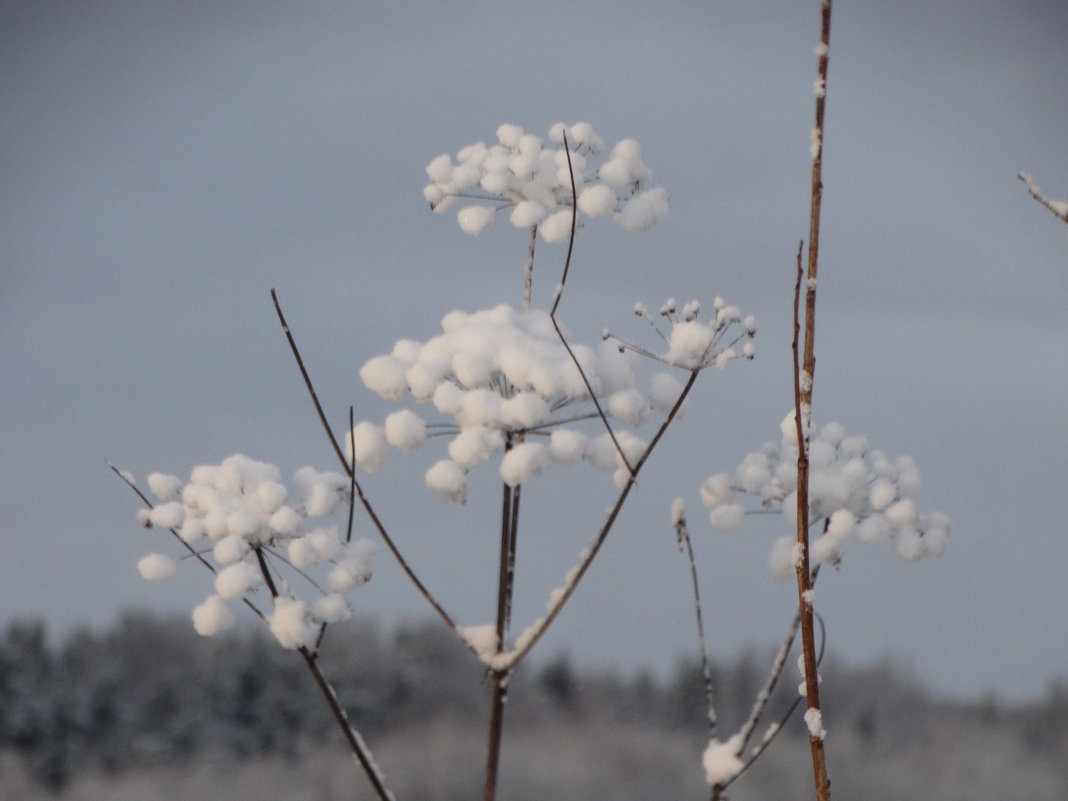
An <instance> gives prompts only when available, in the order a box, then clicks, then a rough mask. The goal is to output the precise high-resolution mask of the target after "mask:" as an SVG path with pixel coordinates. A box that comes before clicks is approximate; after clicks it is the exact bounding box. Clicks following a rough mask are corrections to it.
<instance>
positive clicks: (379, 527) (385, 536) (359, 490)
mask: <svg viewBox="0 0 1068 801" xmlns="http://www.w3.org/2000/svg"><path fill="white" fill-rule="evenodd" d="M271 300H272V301H274V308H275V311H276V312H277V314H278V320H279V322H280V323H281V324H282V330H283V331H284V332H285V335H286V339H287V340H288V342H289V348H290V350H291V351H292V353H293V358H294V359H295V360H296V362H297V367H299V368H300V374H301V375H302V376H303V378H304V386H305V387H306V388H307V390H308V394H309V395H310V396H311V399H312V404H313V405H314V406H315V410H316V412H317V413H318V415H319V420H320V422H321V423H322V425H323V430H324V431H325V432H326V435H327V437H328V438H329V439H330V443H331V445H332V446H333V448H334V452H335V453H336V454H337V456H338V459H340V461H341V464H342V467H343V468H344V470H345V473H346V474H347V475H348V476H349V479H350V485H351V486H352V487H353V488H354V489H355V491H356V497H357V498H359V500H360V505H361V506H363V508H364V511H365V512H367V516H368V517H369V518H370V519H371V524H372V525H373V526H374V528H375V531H377V532H378V534H379V536H380V537H382V541H383V542H385V543H386V547H387V548H388V549H389V551H390V553H392V554H393V557H394V558H395V559H396V560H397V564H399V565H400V568H401V570H403V571H404V574H405V575H406V576H407V577H408V579H409V580H410V581H411V582H412V583H413V584H414V585H415V588H416V589H417V590H418V591H419V593H420V594H421V595H422V596H423V598H424V599H425V600H426V602H427V603H429V604H430V606H431V608H432V609H433V610H434V611H435V612H436V613H437V615H438V617H440V618H441V619H442V621H444V623H445V625H446V626H448V627H449V629H450V630H452V631H453V632H454V633H457V634H458V632H459V627H458V626H457V624H456V622H455V621H454V620H453V619H452V616H451V615H449V613H448V612H446V611H445V608H444V607H443V606H442V605H441V604H440V603H438V601H437V599H436V598H435V597H434V595H433V594H432V593H431V592H430V590H429V589H428V588H427V587H426V585H425V584H423V582H422V580H420V578H419V576H417V575H416V573H415V571H414V570H413V569H412V567H411V565H409V564H408V560H407V559H405V558H404V555H403V554H402V553H401V551H400V548H398V547H397V544H396V543H395V542H394V541H393V537H391V536H390V534H389V531H388V530H387V529H386V526H385V524H384V523H383V522H382V520H381V518H380V517H379V516H378V513H377V512H376V511H375V509H374V507H373V506H372V505H371V501H370V499H369V498H368V497H367V495H366V494H365V493H364V491H363V487H362V486H361V485H360V482H359V481H358V480H357V479H356V471H355V469H354V467H352V466H351V465H350V464H349V461H348V460H347V459H346V458H345V455H344V452H343V451H342V449H341V446H340V445H339V444H338V441H337V437H335V436H334V432H333V430H332V429H331V428H330V424H329V423H328V422H327V419H326V414H325V412H324V411H323V407H322V404H320V403H319V396H318V395H317V394H316V392H315V385H314V384H313V383H312V380H311V376H310V375H309V374H308V371H307V369H306V368H305V366H304V359H303V358H302V357H301V355H300V349H299V348H298V347H297V342H296V339H295V338H294V337H293V334H292V332H291V331H290V329H289V325H288V324H287V323H286V319H285V315H283V314H282V307H281V304H280V303H279V301H278V295H277V293H276V292H275V290H273V289H272V290H271ZM350 436H351V431H350ZM460 639H461V640H463V638H462V637H461V638H460ZM463 641H464V643H465V645H467V647H468V649H469V650H470V651H471V652H472V653H473V654H475V655H476V656H477V655H478V652H477V650H476V649H475V648H474V647H473V646H472V645H471V644H470V643H467V641H466V640H463Z"/></svg>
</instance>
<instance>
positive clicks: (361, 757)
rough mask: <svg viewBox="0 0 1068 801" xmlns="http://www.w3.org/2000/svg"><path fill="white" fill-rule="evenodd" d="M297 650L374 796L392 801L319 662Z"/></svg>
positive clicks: (373, 762) (365, 747) (383, 777)
mask: <svg viewBox="0 0 1068 801" xmlns="http://www.w3.org/2000/svg"><path fill="white" fill-rule="evenodd" d="M297 650H298V651H299V653H300V655H301V656H302V657H304V663H305V664H306V665H307V666H308V670H309V671H310V672H311V674H312V677H313V678H314V679H315V684H316V686H317V687H318V688H319V691H320V692H321V693H322V694H323V699H324V700H325V701H326V705H327V706H328V707H329V708H330V713H331V714H332V715H333V716H334V721H335V722H336V723H337V725H338V728H340V729H341V733H342V734H343V735H344V736H345V740H346V741H347V742H348V744H349V748H350V749H351V750H352V753H353V756H355V757H356V761H357V762H358V763H359V764H360V767H361V768H362V769H363V772H364V774H365V775H366V776H367V779H368V781H370V782H371V786H372V787H373V788H374V791H375V795H377V796H378V798H379V799H380V801H394V796H393V793H392V792H391V791H390V790H389V788H387V787H386V780H385V776H384V775H383V773H382V770H381V769H380V768H379V767H378V764H377V763H376V762H375V758H374V755H373V754H372V753H371V750H370V749H369V748H368V747H367V743H365V742H364V739H363V737H362V736H361V735H360V733H359V732H358V731H357V730H356V729H355V728H353V726H352V724H351V723H350V722H349V717H348V715H347V714H346V713H345V708H344V707H343V706H341V703H340V702H339V701H338V698H337V693H336V692H334V688H333V686H332V685H331V684H330V682H329V681H327V679H326V677H325V676H324V675H323V672H322V670H320V668H319V661H318V660H317V659H316V658H315V656H314V654H312V653H311V652H310V651H309V650H308V649H307V648H299V649H297Z"/></svg>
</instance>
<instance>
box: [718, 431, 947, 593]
mask: <svg viewBox="0 0 1068 801" xmlns="http://www.w3.org/2000/svg"><path fill="white" fill-rule="evenodd" d="M794 420H795V418H794V412H793V411H791V412H790V413H789V414H787V415H786V417H785V419H784V420H783V422H782V424H781V426H780V428H781V430H782V435H783V436H782V442H781V444H779V445H775V444H772V443H769V444H767V445H764V447H763V448H761V449H760V450H759V451H756V452H755V453H750V454H749V455H748V456H746V457H745V459H744V460H743V461H742V463H741V464H740V465H739V466H738V468H737V469H736V470H735V471H734V474H733V475H731V474H728V473H717V474H716V475H713V476H710V477H709V478H708V479H707V480H706V481H705V483H704V484H703V485H702V487H701V501H702V502H703V503H704V505H705V507H706V508H707V509H708V511H709V519H710V521H711V523H712V526H713V527H714V528H716V529H719V530H720V531H736V530H738V529H741V528H742V527H743V525H744V524H745V518H746V515H747V514H752V513H758V512H771V513H780V514H782V515H783V517H784V518H786V520H787V522H788V523H789V524H790V526H791V527H792V526H795V525H796V523H797V427H796V424H795V422H794ZM808 436H809V443H808V460H809V523H810V525H811V527H812V530H813V531H816V530H817V528H822V534H820V536H814V537H812V539H811V542H810V548H811V552H810V554H809V561H810V563H811V564H813V565H819V564H821V563H824V562H830V563H832V564H837V563H838V562H839V561H840V560H841V558H842V552H843V549H844V547H845V544H846V542H848V541H849V540H850V539H854V540H856V541H857V542H860V543H864V544H875V543H881V542H889V543H890V544H891V546H892V547H893V550H894V552H895V553H896V554H897V555H898V556H899V557H901V558H902V559H905V560H908V561H916V560H918V559H922V558H923V557H925V556H939V555H941V554H942V552H943V551H945V549H946V544H947V541H948V539H949V535H950V530H951V527H952V524H951V521H950V519H949V517H948V516H947V515H944V514H942V513H941V512H931V513H926V514H921V513H920V512H919V511H918V509H917V507H916V496H917V495H918V493H919V491H920V487H921V486H922V481H921V479H920V471H919V470H918V469H917V467H916V463H915V462H914V461H913V460H912V457H910V456H899V457H897V458H896V459H891V458H890V457H889V456H887V455H886V454H885V453H883V452H882V451H878V450H871V449H870V448H869V446H868V441H867V440H866V439H865V438H864V437H861V436H849V435H847V433H846V430H845V428H844V427H843V426H842V425H840V424H839V423H828V424H827V425H826V426H824V427H823V428H822V429H821V430H820V431H818V432H814V433H811V434H809V435H808ZM747 498H748V499H750V500H751V503H749V504H748V505H747V504H746V503H744V501H745V500H746V499H747ZM799 558H800V554H799V553H798V545H797V540H796V537H795V536H794V535H786V536H783V537H781V538H779V539H778V540H777V541H776V542H775V544H774V545H773V546H772V550H771V554H770V555H769V557H768V567H769V569H770V570H771V572H772V574H773V575H775V576H776V577H778V578H784V579H785V578H788V577H791V576H793V575H794V569H795V565H797V564H798V559H799Z"/></svg>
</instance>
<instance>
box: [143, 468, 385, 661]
mask: <svg viewBox="0 0 1068 801" xmlns="http://www.w3.org/2000/svg"><path fill="white" fill-rule="evenodd" d="M127 480H128V481H130V483H131V484H132V483H133V482H132V479H130V478H127ZM148 487H149V490H150V491H151V492H152V494H154V495H155V496H156V498H157V499H158V500H159V503H158V504H156V505H155V506H153V507H152V508H149V509H143V510H141V511H140V512H139V514H138V519H139V520H140V522H141V523H142V524H143V525H145V526H150V527H151V526H154V527H158V528H164V529H170V530H171V531H173V532H174V533H175V535H177V536H178V537H179V538H180V539H181V540H182V542H184V543H185V544H186V545H187V546H188V547H189V550H190V551H191V552H193V553H196V554H197V555H198V556H199V558H200V560H201V562H203V563H204V564H206V565H208V566H209V567H211V569H212V570H213V571H214V572H215V583H214V592H213V593H212V594H211V595H210V596H209V597H208V598H207V599H206V600H205V601H204V602H203V603H201V604H200V605H199V606H197V607H196V608H195V609H194V610H193V625H194V626H195V628H196V630H197V631H198V632H199V633H200V634H202V635H212V634H216V633H218V632H220V631H222V630H224V629H227V628H229V627H230V626H231V625H233V622H234V615H233V611H232V610H231V609H230V606H229V602H233V601H241V600H245V599H248V598H250V597H251V596H252V595H253V594H254V593H256V591H257V590H259V589H260V588H261V587H262V585H263V584H264V583H265V581H266V579H265V576H264V570H265V569H266V570H268V571H270V572H269V574H268V575H270V577H271V580H272V582H273V584H274V586H275V588H276V590H277V591H278V594H277V596H276V597H274V598H273V599H272V603H273V611H271V612H268V613H265V615H264V616H265V617H266V619H267V621H268V623H269V624H270V627H271V631H272V633H273V634H274V635H275V637H276V638H277V639H278V641H279V642H280V643H281V644H282V645H284V646H285V647H287V648H299V647H302V646H311V645H312V644H313V643H314V641H315V638H316V637H317V636H318V631H319V626H320V625H321V624H323V623H333V622H337V621H340V620H344V619H346V618H348V617H349V616H350V615H351V609H350V607H349V603H348V601H347V600H346V596H347V595H348V594H349V593H351V592H352V591H354V590H356V589H357V588H358V587H360V586H362V585H363V584H365V583H366V582H367V581H368V580H369V579H370V578H371V560H372V557H373V556H374V553H375V550H376V549H377V546H376V545H375V544H374V543H373V542H371V541H370V540H365V539H361V540H357V541H355V542H344V541H343V539H342V536H341V534H340V532H339V531H338V528H337V526H334V525H329V524H327V523H326V522H325V520H324V521H322V522H320V521H319V520H318V519H325V518H329V517H332V516H333V515H334V514H335V513H336V512H337V511H338V510H339V507H340V506H341V505H342V504H343V503H344V502H345V501H347V499H348V494H349V479H348V478H347V477H346V476H343V475H341V474H340V473H330V472H325V473H324V472H319V471H318V470H315V469H314V468H311V467H303V468H301V469H300V470H298V471H297V472H296V473H295V474H294V476H293V489H292V490H290V489H288V488H287V487H286V486H285V485H284V484H283V483H282V480H281V473H280V471H279V470H278V468H277V467H276V466H275V465H273V464H268V463H266V462H259V461H256V460H255V459H250V458H249V457H247V456H243V455H240V454H236V455H234V456H230V457H228V458H226V459H225V460H223V462H222V463H221V464H218V465H201V466H199V467H196V468H194V469H193V471H192V474H191V476H190V478H189V481H188V482H186V483H184V484H183V482H182V481H181V480H180V479H179V478H178V477H177V476H171V475H165V474H163V473H152V474H151V475H150V476H149V477H148ZM261 559H262V561H261ZM138 569H139V570H140V572H141V575H142V576H143V577H144V578H146V579H148V580H150V581H164V580H166V579H168V578H170V577H171V576H173V575H174V573H175V571H176V569H177V561H176V560H175V559H174V558H173V557H170V556H168V555H166V554H161V553H153V554H149V555H148V556H146V557H145V558H143V559H142V560H141V561H140V562H139V563H138ZM317 571H318V572H322V573H325V576H324V577H321V578H315V577H314V573H315V572H317ZM287 574H288V575H289V577H290V580H287ZM296 579H300V583H299V586H301V588H302V589H303V590H304V591H305V592H308V593H309V594H310V596H311V597H310V599H309V600H306V599H304V598H302V597H301V596H300V594H298V592H297V591H296V589H295V586H296V585H297V584H298V582H297V581H296Z"/></svg>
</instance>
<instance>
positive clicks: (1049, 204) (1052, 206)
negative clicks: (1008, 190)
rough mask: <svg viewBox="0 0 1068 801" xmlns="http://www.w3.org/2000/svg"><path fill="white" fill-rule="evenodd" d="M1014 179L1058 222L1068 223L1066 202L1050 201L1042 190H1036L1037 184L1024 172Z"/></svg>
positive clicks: (1067, 203) (1067, 204)
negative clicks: (1023, 185) (1018, 180)
mask: <svg viewBox="0 0 1068 801" xmlns="http://www.w3.org/2000/svg"><path fill="white" fill-rule="evenodd" d="M1016 177H1017V178H1019V179H1020V180H1021V181H1023V182H1024V184H1025V185H1026V186H1027V191H1028V192H1030V193H1031V197H1033V198H1034V199H1035V200H1037V201H1038V202H1039V203H1041V204H1042V205H1043V206H1045V207H1046V208H1047V209H1049V210H1050V212H1051V213H1052V214H1053V216H1055V217H1056V218H1057V219H1058V220H1060V221H1061V222H1065V223H1068V202H1065V201H1063V200H1052V199H1051V198H1048V197H1046V195H1044V194H1043V193H1042V190H1041V189H1039V188H1038V184H1036V183H1035V180H1034V178H1032V177H1031V176H1030V175H1029V174H1028V173H1026V172H1021V173H1020V174H1019V175H1017V176H1016Z"/></svg>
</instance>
